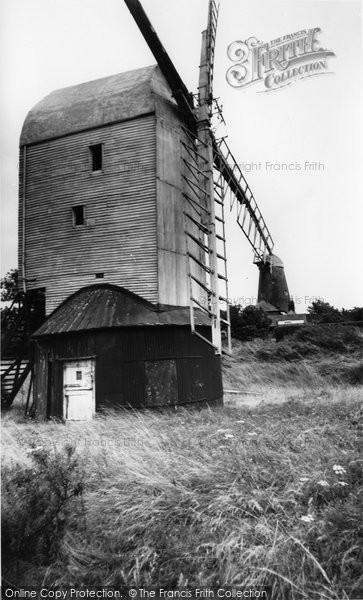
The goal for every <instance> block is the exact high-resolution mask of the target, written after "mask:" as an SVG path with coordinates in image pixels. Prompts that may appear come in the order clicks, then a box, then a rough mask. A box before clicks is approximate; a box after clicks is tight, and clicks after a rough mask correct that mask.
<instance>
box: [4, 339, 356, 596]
mask: <svg viewBox="0 0 363 600" xmlns="http://www.w3.org/2000/svg"><path fill="white" fill-rule="evenodd" d="M281 347H282V346H280V348H281ZM269 348H270V350H271V352H273V353H275V352H276V345H275V346H273V345H271V347H269V346H268V345H267V346H266V344H265V345H264V348H263V350H265V351H266V350H268V349H269ZM260 350H262V347H261V344H260V343H259V342H257V343H254V344H250V345H247V346H243V347H242V346H240V347H239V350H238V351H237V355H236V357H235V358H233V359H228V360H227V366H225V370H226V378H227V385H231V386H232V385H243V388H244V389H246V387H248V389H249V383H251V386H252V389H253V388H256V389H258V390H259V391H260V393H262V394H263V396H262V397H261V400H262V402H261V403H260V406H259V407H258V408H253V409H248V408H246V407H244V406H243V404H241V402H240V401H239V399H238V398H237V400H235V403H234V405H227V406H225V407H224V408H218V409H215V410H208V409H204V410H201V411H187V410H184V409H179V410H178V411H176V412H175V413H164V414H157V413H152V412H144V413H134V414H132V413H127V414H122V413H121V414H120V413H110V414H108V415H106V416H102V417H101V416H99V417H98V418H97V419H96V420H95V421H94V422H92V423H87V424H80V423H68V424H67V425H62V424H56V423H24V422H22V419H14V418H13V417H12V416H11V415H9V416H8V417H6V418H5V419H4V422H3V436H4V442H5V452H4V464H5V465H8V464H10V463H14V462H17V463H19V465H22V467H21V468H22V469H23V471H22V476H21V478H20V484H19V478H18V483H17V484H14V473H15V472H16V471H15V470H14V468H12V470H11V471H6V467H5V475H4V480H5V487H4V498H3V518H4V525H5V532H7V535H8V537H7V538H6V539H7V540H8V542H9V540H10V543H11V535H13V536H14V537H17V539H18V538H19V536H20V537H21V536H25V534H26V535H27V536H28V537H27V539H28V550H30V552H29V556H28V558H27V560H26V562H23V563H22V562H20V563H18V565H17V568H15V563H16V544H14V541H13V543H12V544H13V552H14V555H13V559H9V560H8V561H7V562H6V563H5V576H6V578H7V579H8V580H10V581H14V579H15V580H16V581H17V582H18V583H19V582H21V583H22V584H23V585H24V584H26V583H28V584H29V583H31V582H32V583H33V584H36V583H38V584H40V583H44V585H50V584H53V583H57V584H58V585H71V584H72V585H80V584H82V583H83V584H88V585H91V584H96V585H115V586H118V585H121V584H126V585H148V584H149V585H150V584H153V585H162V586H164V587H165V586H168V585H169V586H171V585H177V584H179V585H191V586H192V585H198V586H206V585H209V586H211V585H222V584H241V585H243V584H245V585H248V586H250V585H263V584H265V585H272V586H273V590H274V591H273V597H274V598H276V599H280V598H281V599H285V598H309V599H314V598H319V599H320V598H321V599H322V598H330V599H333V598H336V599H338V598H342V597H354V593H353V592H349V594H348V595H346V596H344V594H345V593H347V592H348V590H350V588H351V586H355V588H356V592H357V595H356V597H358V590H359V587H361V586H362V584H363V581H362V580H360V579H359V578H360V564H361V563H360V560H359V554H358V535H359V527H360V514H359V508H358V507H359V496H360V494H361V490H362V469H361V465H362V460H361V455H360V453H359V446H358V445H359V439H360V436H361V429H360V428H361V420H360V419H361V413H360V411H359V406H360V398H361V389H360V388H359V387H347V386H344V387H343V386H337V385H336V384H335V386H333V382H334V380H333V379H329V378H328V385H327V384H326V380H324V378H323V377H322V375H321V372H320V371H319V368H318V367H319V365H320V364H321V362H324V361H327V360H328V359H329V356H328V354H326V353H325V354H324V353H323V352H322V353H320V354H319V360H317V358H318V357H317V356H316V355H315V359H314V360H315V368H314V362H313V361H312V360H310V361H309V360H308V359H306V361H307V363H308V364H307V365H306V368H305V367H304V368H303V369H302V370H301V368H300V369H299V368H298V367H299V365H298V364H297V363H296V364H295V365H294V364H293V366H294V368H295V375H294V376H293V377H291V373H290V376H289V377H288V376H286V372H285V369H284V367H286V366H289V365H290V366H291V363H292V362H293V361H291V360H289V361H287V363H286V364H282V363H281V357H280V359H279V362H276V363H274V361H273V360H272V361H271V360H270V359H271V357H270V359H269V361H268V362H267V361H266V360H265V359H263V360H258V359H257V356H258V352H259V351H260ZM353 354H354V353H350V357H351V360H352V356H353ZM344 356H345V354H344ZM238 357H239V358H243V361H242V363H243V364H241V362H240V361H239V358H238ZM345 357H346V356H345ZM260 358H261V357H260ZM346 358H347V357H346ZM350 366H351V365H350ZM300 367H301V364H300ZM301 373H302V374H301ZM307 373H308V376H307ZM274 395H275V396H276V398H279V399H280V400H285V403H284V404H279V405H270V404H264V400H270V399H272V397H275V396H274ZM291 398H294V399H291ZM66 444H68V445H71V446H73V448H75V454H74V455H73V457H72V460H73V459H74V457H76V458H77V462H78V466H77V471H76V472H75V474H74V478H75V479H76V480H77V481H79V480H80V479H81V480H82V481H83V483H84V488H83V493H80V494H78V495H76V496H75V497H74V498H73V499H71V500H70V501H69V510H68V511H67V510H65V508H62V509H60V512H61V517H62V519H63V521H62V523H63V526H64V529H63V533H62V534H59V540H58V541H59V546H57V544H56V546H57V551H56V555H55V556H54V558H53V559H52V561H51V564H50V565H49V564H47V557H46V556H44V552H43V555H42V553H41V552H40V550H39V547H38V546H36V547H34V548H31V547H30V548H29V546H31V544H32V543H34V542H32V537H31V534H32V527H33V528H34V527H35V525H36V520H37V517H36V513H37V506H38V505H37V504H36V503H35V504H34V502H33V503H32V505H31V506H30V501H29V496H32V494H29V492H28V494H25V495H24V485H23V483H21V482H24V481H25V479H26V477H25V475H24V474H25V473H27V472H28V471H27V469H28V470H29V469H30V470H31V471H30V472H31V473H32V475H31V477H32V481H35V482H37V484H36V492H34V490H33V496H34V494H36V498H38V495H39V493H41V494H43V496H44V499H45V504H47V503H48V505H49V503H50V502H51V501H53V500H52V498H51V497H49V498H47V494H48V495H49V494H50V492H49V486H48V487H47V481H46V477H48V479H49V475H47V476H46V477H45V476H44V464H45V463H44V456H48V459H47V460H48V461H50V462H49V463H48V467H47V469H48V471H47V472H48V473H54V472H55V471H56V469H57V468H58V466H59V460H60V461H62V460H63V462H64V461H65V462H64V464H65V465H66V466H67V464H68V463H67V460H68V459H67V458H60V457H62V456H64V457H67V452H65V445H66ZM31 447H33V448H37V450H35V451H33V452H31V453H29V452H27V451H28V450H29V449H30V448H31ZM54 456H57V457H58V458H57V459H56V460H55V462H54V465H55V467H54V469H53V471H52V462H51V461H52V460H54V458H53V457H54ZM42 457H43V458H42ZM49 457H50V458H49ZM34 459H35V460H34ZM57 461H58V462H57ZM57 465H58V466H57ZM337 466H338V467H342V469H337ZM42 472H43V475H42ZM66 472H70V469H68V471H67V469H65V471H64V472H63V471H62V473H61V478H60V479H62V477H64V476H65V475H64V473H66ZM18 473H19V469H18ZM73 484H74V482H73ZM52 485H55V484H54V482H53V483H52ZM39 490H40V492H39ZM7 491H8V492H9V494H7ZM10 492H11V494H10ZM33 500H34V498H33ZM34 507H35V508H34ZM38 509H39V506H38ZM24 511H25V513H26V512H27V511H29V512H31V511H32V519H28V525H27V527H28V529H27V530H26V532H24V528H23V530H22V529H21V525H19V523H20V524H21V523H22V518H21V517H22V515H21V513H24ZM29 523H30V524H29ZM53 529H54V528H53ZM15 534H16V535H15ZM22 556H24V553H23V554H22ZM48 562H49V561H48ZM19 564H20V567H19ZM17 569H20V571H17Z"/></svg>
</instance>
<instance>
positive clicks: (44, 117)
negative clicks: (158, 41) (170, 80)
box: [20, 65, 175, 146]
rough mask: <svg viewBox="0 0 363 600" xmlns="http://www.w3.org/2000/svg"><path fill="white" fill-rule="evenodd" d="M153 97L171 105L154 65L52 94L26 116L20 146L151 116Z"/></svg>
mask: <svg viewBox="0 0 363 600" xmlns="http://www.w3.org/2000/svg"><path fill="white" fill-rule="evenodd" d="M155 94H157V95H159V96H162V97H163V98H166V99H167V100H169V101H170V102H173V103H175V101H174V100H173V99H172V97H171V92H170V90H169V88H168V86H167V83H166V81H165V79H164V77H163V75H162V74H161V71H160V69H159V67H157V66H156V65H152V66H149V67H143V68H141V69H136V70H133V71H127V72H125V73H120V74H118V75H112V76H110V77H103V78H102V79H97V80H95V81H88V82H86V83H81V84H79V85H73V86H70V87H67V88H63V89H60V90H55V91H54V92H52V93H51V94H49V95H48V96H46V97H45V98H43V100H41V101H40V102H38V104H36V105H35V106H34V107H33V108H32V109H31V111H30V112H29V113H28V115H27V117H26V119H25V121H24V125H23V129H22V132H21V137H20V145H21V146H23V145H28V144H34V143H38V142H41V141H45V140H50V139H54V138H58V137H61V136H64V135H68V134H73V133H76V132H79V131H84V130H88V129H93V128H95V127H102V126H103V125H109V124H110V123H117V122H119V121H124V120H126V119H130V118H135V117H138V116H141V115H144V114H147V113H152V112H154V111H155Z"/></svg>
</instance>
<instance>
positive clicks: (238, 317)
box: [230, 304, 271, 341]
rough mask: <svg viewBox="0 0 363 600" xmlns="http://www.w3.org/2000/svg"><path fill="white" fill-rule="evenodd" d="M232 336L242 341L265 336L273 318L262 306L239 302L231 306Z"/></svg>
mask: <svg viewBox="0 0 363 600" xmlns="http://www.w3.org/2000/svg"><path fill="white" fill-rule="evenodd" d="M230 319H231V332H232V336H233V337H234V338H236V339H239V340H242V341H249V340H253V339H254V338H265V337H266V336H267V334H268V332H269V330H270V326H271V320H270V319H269V318H268V316H267V314H266V313H265V311H264V310H262V308H260V307H257V306H246V308H242V307H241V306H240V305H239V304H234V305H232V306H230Z"/></svg>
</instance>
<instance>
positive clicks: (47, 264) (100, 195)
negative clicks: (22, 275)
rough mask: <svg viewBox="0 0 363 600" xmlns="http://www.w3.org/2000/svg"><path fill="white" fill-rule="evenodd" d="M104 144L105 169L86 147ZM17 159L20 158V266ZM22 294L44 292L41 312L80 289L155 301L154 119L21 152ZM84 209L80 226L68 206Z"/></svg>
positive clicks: (110, 127) (94, 131) (107, 127)
mask: <svg viewBox="0 0 363 600" xmlns="http://www.w3.org/2000/svg"><path fill="white" fill-rule="evenodd" d="M99 143H102V144H103V156H104V159H103V161H104V162H103V164H104V167H103V171H102V172H92V171H91V168H90V152H89V146H90V145H92V144H99ZM23 154H24V149H23V148H21V152H20V189H19V267H20V272H21V257H22V251H23V248H22V227H23V213H22V205H23V202H22V198H23V185H22V182H23V172H22V168H23ZM26 154H27V157H26V190H25V191H26V218H25V223H26V227H25V264H26V279H27V288H28V289H34V288H39V287H45V288H46V312H47V314H49V313H50V312H51V311H52V310H53V309H54V308H56V306H58V304H59V303H60V302H62V301H63V300H64V299H65V298H67V297H68V296H69V295H70V294H72V293H73V292H75V291H76V290H78V289H79V288H80V287H83V286H86V285H90V284H92V283H95V282H97V283H99V282H100V280H99V279H97V280H96V279H95V274H96V273H104V279H103V282H105V283H106V282H107V283H113V284H116V285H120V286H123V287H125V288H127V289H129V290H131V291H132V292H134V293H136V294H139V295H140V296H142V297H143V298H145V299H147V300H149V301H152V302H157V301H158V265H157V227H156V223H157V212H156V177H155V169H156V135H155V115H148V116H144V117H142V118H138V119H133V120H130V121H126V122H122V123H117V124H113V125H110V126H104V127H101V128H97V129H93V130H90V131H86V132H81V133H76V134H73V135H68V136H65V137H61V138H58V139H55V140H51V141H48V142H41V143H38V144H34V145H31V146H28V147H27V148H26ZM77 205H84V206H85V219H86V221H85V225H82V226H77V227H75V226H74V225H73V217H72V207H73V206H77Z"/></svg>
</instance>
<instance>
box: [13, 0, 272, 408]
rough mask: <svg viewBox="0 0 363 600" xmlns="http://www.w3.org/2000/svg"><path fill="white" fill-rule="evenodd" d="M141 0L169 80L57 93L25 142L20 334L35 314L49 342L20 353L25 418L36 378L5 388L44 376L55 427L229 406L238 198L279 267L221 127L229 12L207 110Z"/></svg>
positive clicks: (205, 55) (212, 8) (204, 67)
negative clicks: (110, 411)
mask: <svg viewBox="0 0 363 600" xmlns="http://www.w3.org/2000/svg"><path fill="white" fill-rule="evenodd" d="M125 2H126V4H127V6H128V8H129V9H130V11H131V13H132V15H133V17H134V18H135V20H136V22H137V24H138V26H139V28H140V30H141V32H142V34H143V35H144V37H145V39H146V41H147V43H148V44H149V47H150V49H151V50H152V52H153V54H154V56H155V58H156V60H157V63H158V66H152V67H146V68H143V69H138V70H136V71H130V72H128V73H123V74H120V75H115V76H111V77H106V78H104V79H101V80H97V81H93V82H88V83H85V84H81V85H77V86H72V87H70V88H65V89H63V90H58V91H56V92H53V93H52V94H50V95H49V96H47V97H46V98H45V99H43V100H42V101H41V102H40V103H39V104H38V105H36V106H35V107H34V108H33V109H32V110H31V111H30V113H29V114H28V116H27V118H26V120H25V123H24V126H23V130H22V134H21V140H20V181H19V183H20V186H19V187H20V192H19V272H20V276H21V284H22V303H23V308H24V310H23V313H22V312H21V311H20V313H19V323H18V330H19V327H21V326H24V319H25V316H24V315H25V314H28V313H29V311H30V312H31V311H33V312H34V306H35V305H36V306H37V307H38V309H39V306H42V309H41V310H43V313H44V314H43V317H44V318H45V317H46V320H45V322H44V323H43V324H42V325H41V326H40V328H38V329H36V327H35V325H33V326H29V322H30V321H29V319H28V320H27V321H26V323H28V325H27V326H26V327H25V326H24V332H25V333H24V335H26V336H27V338H26V339H27V345H26V348H27V351H26V355H25V353H24V352H23V353H22V354H21V353H19V352H18V350H16V349H15V350H14V351H13V350H12V352H13V354H14V356H12V357H10V360H13V363H12V364H11V365H10V367H9V369H8V371H7V373H6V374H5V376H4V377H2V387H3V389H4V394H3V398H4V399H5V401H4V403H5V405H10V404H11V402H12V399H13V398H14V394H15V393H16V388H18V387H19V385H20V379H19V378H18V381H17V384H16V385H15V384H11V386H10V387H9V386H8V388H7V389H5V388H6V385H5V384H6V377H8V380H9V377H10V375H11V373H12V369H15V370H16V372H17V373H18V374H19V373H21V377H22V379H24V377H25V376H26V374H27V372H29V371H32V372H33V375H34V410H35V411H36V412H38V413H39V414H41V415H43V416H59V417H61V418H90V417H91V416H92V415H93V413H94V412H95V410H98V409H101V408H102V407H103V406H133V407H137V406H160V405H167V406H170V405H172V406H173V405H177V404H188V403H201V402H202V403H209V404H211V403H216V402H217V403H219V402H221V401H222V395H223V392H222V379H221V364H220V355H221V353H222V351H223V350H225V351H230V349H231V347H230V323H229V317H228V313H229V311H228V278H227V256H226V234H225V222H224V208H225V204H226V197H227V196H228V195H229V197H230V208H235V209H236V211H237V222H238V224H239V225H240V227H241V229H242V231H243V232H244V233H245V235H246V236H247V238H248V240H249V241H250V243H251V245H252V247H253V250H254V255H255V260H256V262H257V263H258V264H259V265H266V256H272V251H273V242H272V239H271V236H270V233H269V231H268V229H267V226H266V224H265V222H264V219H263V217H262V215H261V213H260V211H259V209H258V207H257V204H256V202H255V199H254V197H253V194H252V192H251V190H250V188H249V186H248V184H247V182H246V181H245V179H244V177H243V174H242V172H241V171H240V169H239V167H238V165H237V164H236V162H235V161H234V158H233V156H232V153H231V152H230V150H229V148H228V146H227V144H226V142H225V140H216V139H215V137H214V135H213V132H212V128H211V116H212V111H213V102H214V99H213V88H212V83H213V59H214V47H215V36H216V27H217V17H218V7H217V4H216V2H215V0H210V2H209V18H208V27H207V29H206V31H205V32H203V38H202V52H201V64H200V77H199V89H198V94H197V96H196V98H194V97H193V95H192V94H190V93H189V91H188V90H187V88H186V87H185V85H184V83H183V82H182V80H181V78H180V76H179V74H178V73H177V70H176V69H175V67H174V65H173V63H172V62H171V60H170V58H169V57H168V55H167V53H166V51H165V49H164V48H163V46H162V44H161V43H160V41H159V39H158V37H157V35H156V33H155V31H154V29H153V28H152V26H151V24H150V22H149V20H148V18H147V16H146V14H145V12H144V11H143V8H142V6H141V4H140V2H139V1H138V0H125ZM265 271H266V269H265ZM41 310H40V312H41ZM22 314H23V321H22ZM38 316H39V315H38ZM39 320H41V315H40V317H39V319H35V320H34V319H33V322H34V323H36V324H37V326H38V325H39ZM34 329H36V331H34ZM29 336H32V337H31V339H32V344H30V345H29V343H28V340H29ZM9 339H10V338H9ZM10 342H11V340H10ZM9 347H11V343H10V345H9ZM13 347H14V348H15V346H14V344H13ZM23 347H25V346H24V345H23ZM82 361H83V362H82ZM24 363H26V367H25V368H24V369H22V365H23V364H24ZM33 365H34V368H32V367H33ZM77 378H79V379H77ZM13 380H14V378H13ZM15 381H16V376H15ZM77 382H78V383H77ZM79 382H81V383H79ZM84 382H85V383H84ZM83 383H84V386H85V387H84V386H83V387H82V385H83ZM87 386H88V387H87ZM10 388H11V389H10ZM74 389H75V390H76V391H77V390H78V392H79V393H78V392H77V393H78V396H77V398H76V397H75V395H74V394H73V396H72V390H73V391H74ZM91 389H92V393H91V391H90V390H91ZM9 390H10V391H9ZM67 394H68V395H67ZM67 398H68V399H67ZM87 398H91V400H90V401H88V400H87ZM77 402H78V404H77ZM67 403H68V404H67ZM90 403H92V406H91V404H90ZM77 406H80V407H81V406H83V409H82V410H81V409H79V412H77V410H78V408H77ZM67 411H68V412H67ZM82 411H83V412H82ZM67 415H68V416H67Z"/></svg>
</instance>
